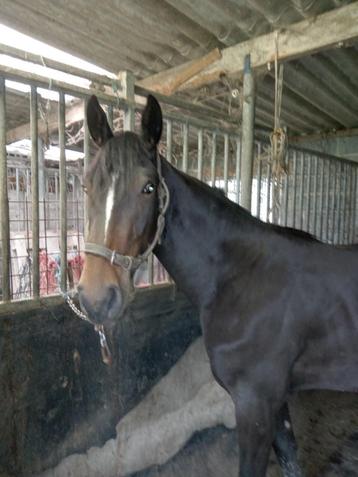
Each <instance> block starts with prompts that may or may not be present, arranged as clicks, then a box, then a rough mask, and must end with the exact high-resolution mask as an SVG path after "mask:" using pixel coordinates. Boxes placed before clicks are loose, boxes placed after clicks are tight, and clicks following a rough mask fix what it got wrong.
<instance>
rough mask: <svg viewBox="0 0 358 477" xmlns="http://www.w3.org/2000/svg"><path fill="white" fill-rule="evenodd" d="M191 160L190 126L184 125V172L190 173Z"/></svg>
mask: <svg viewBox="0 0 358 477" xmlns="http://www.w3.org/2000/svg"><path fill="white" fill-rule="evenodd" d="M188 158H189V126H188V123H184V124H183V172H185V173H186V172H188Z"/></svg>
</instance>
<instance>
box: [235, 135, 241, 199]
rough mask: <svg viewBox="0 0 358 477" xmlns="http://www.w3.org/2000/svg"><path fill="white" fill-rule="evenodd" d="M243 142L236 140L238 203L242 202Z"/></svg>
mask: <svg viewBox="0 0 358 477" xmlns="http://www.w3.org/2000/svg"><path fill="white" fill-rule="evenodd" d="M240 171H241V142H240V139H239V138H238V139H236V173H235V176H236V202H237V203H239V202H240V190H241V187H240V184H241V176H240Z"/></svg>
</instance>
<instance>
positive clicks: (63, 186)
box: [58, 91, 67, 292]
mask: <svg viewBox="0 0 358 477" xmlns="http://www.w3.org/2000/svg"><path fill="white" fill-rule="evenodd" d="M58 137H59V147H60V247H61V266H60V272H61V282H60V288H61V291H63V292H65V291H66V289H67V177H66V152H65V147H66V141H65V94H64V93H63V92H62V91H60V93H59V104H58Z"/></svg>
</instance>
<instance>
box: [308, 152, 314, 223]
mask: <svg viewBox="0 0 358 477" xmlns="http://www.w3.org/2000/svg"><path fill="white" fill-rule="evenodd" d="M307 160H308V167H307V169H308V170H307V174H308V180H307V232H309V231H310V225H311V172H312V161H313V157H312V156H311V155H310V156H308V157H307Z"/></svg>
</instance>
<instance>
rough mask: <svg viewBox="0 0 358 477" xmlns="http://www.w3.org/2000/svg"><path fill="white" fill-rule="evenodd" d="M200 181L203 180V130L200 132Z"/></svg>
mask: <svg viewBox="0 0 358 477" xmlns="http://www.w3.org/2000/svg"><path fill="white" fill-rule="evenodd" d="M198 179H199V180H200V181H202V180H203V130H202V129H199V131H198Z"/></svg>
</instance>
